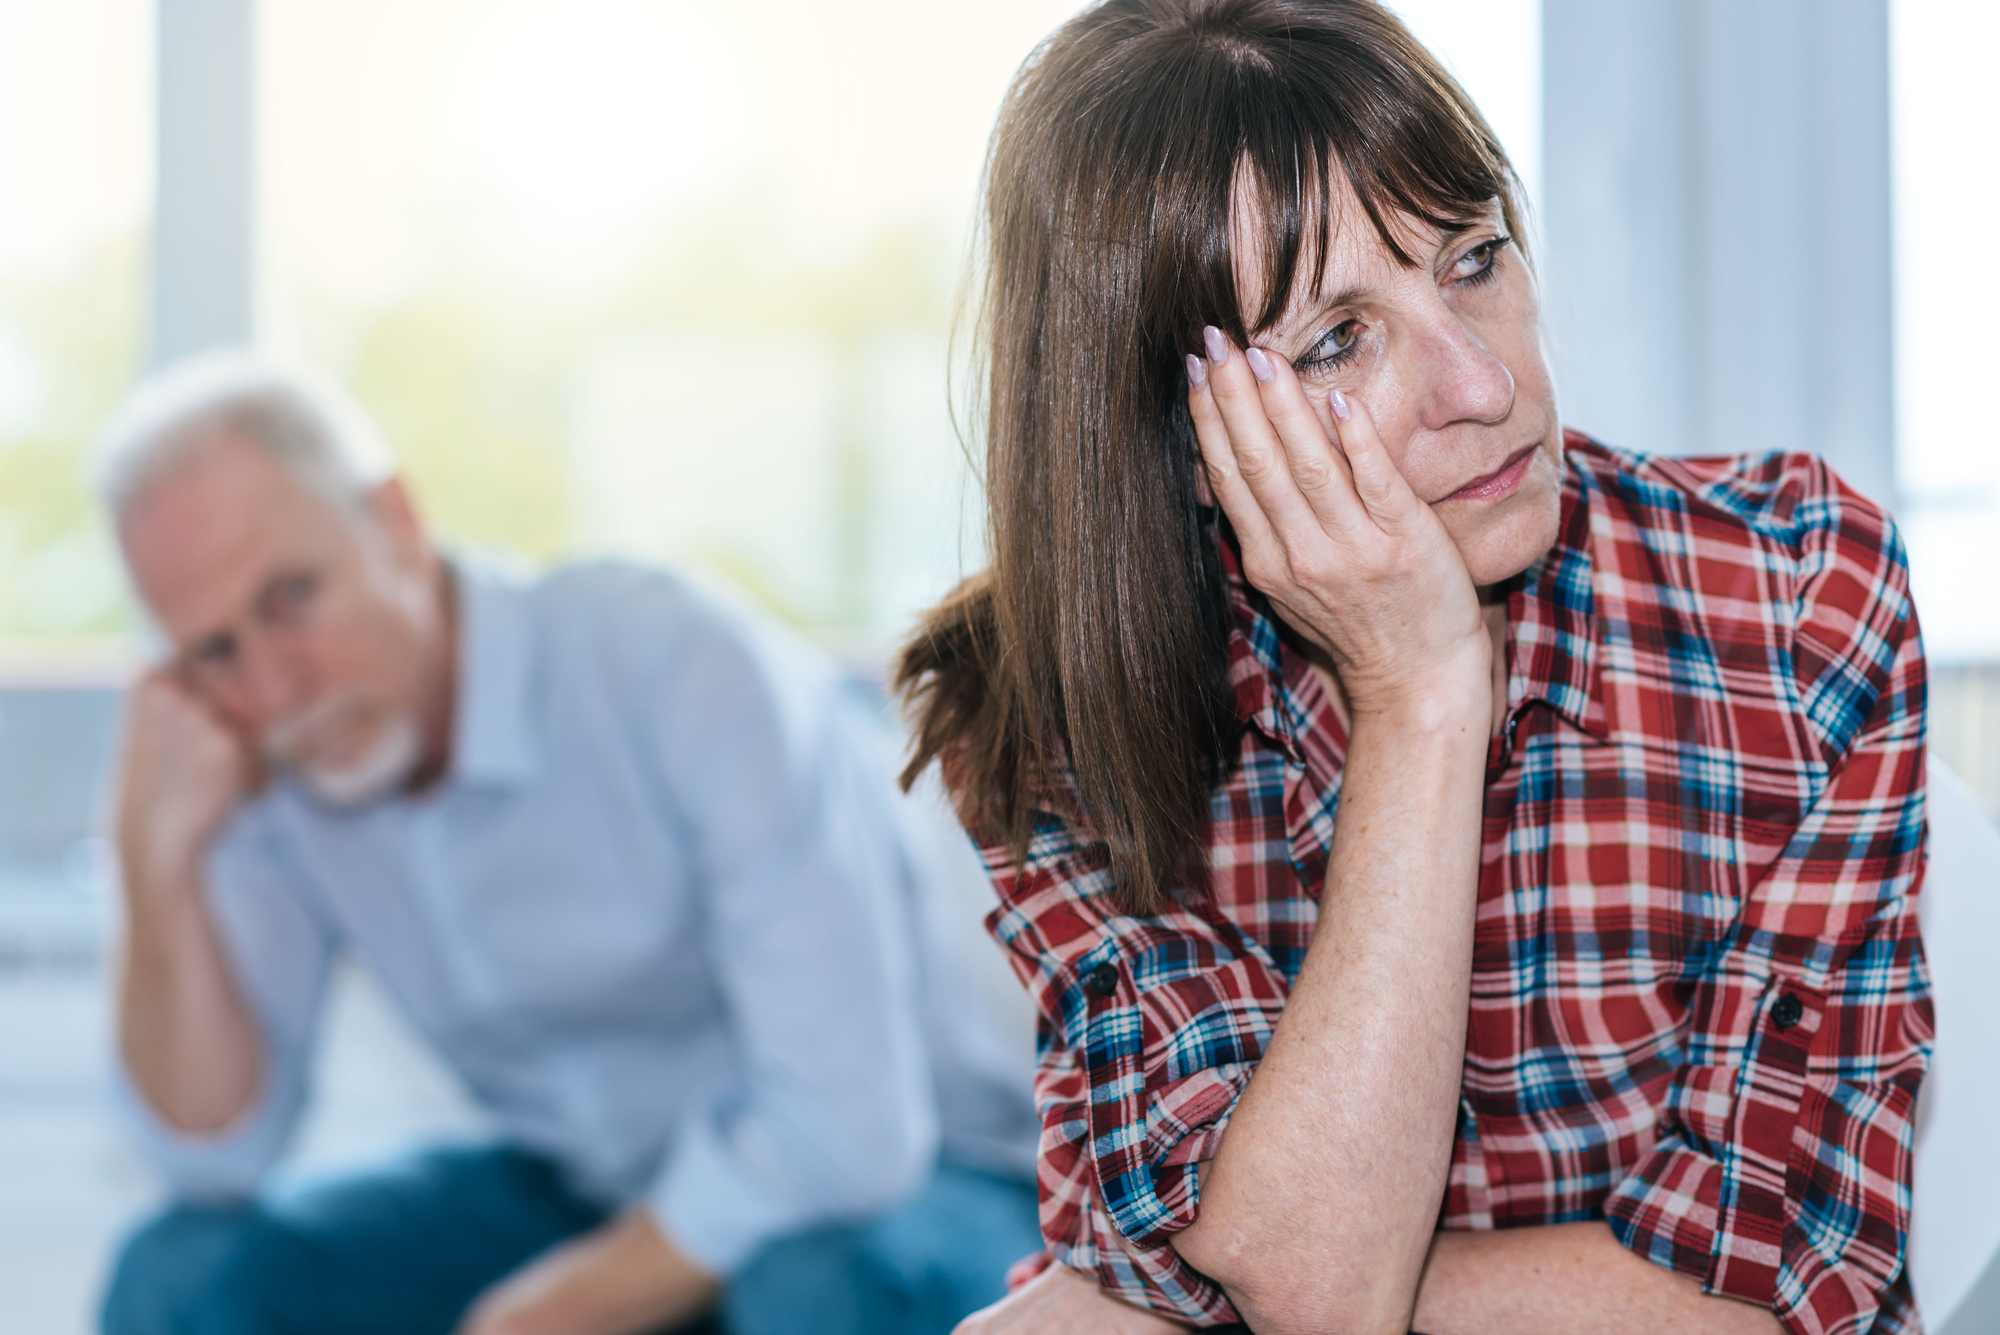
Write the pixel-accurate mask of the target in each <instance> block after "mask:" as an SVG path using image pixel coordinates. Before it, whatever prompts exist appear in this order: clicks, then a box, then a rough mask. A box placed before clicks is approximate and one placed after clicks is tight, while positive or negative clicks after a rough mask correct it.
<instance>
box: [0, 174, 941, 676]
mask: <svg viewBox="0 0 2000 1335" xmlns="http://www.w3.org/2000/svg"><path fill="white" fill-rule="evenodd" d="M770 212H771V210H770V209H769V208H768V207H767V206H765V205H764V204H763V202H761V201H759V200H757V199H754V198H723V199H717V200H714V201H711V202H710V203H709V204H708V205H706V206H705V207H703V208H702V209H700V210H699V211H695V212H690V213H686V214H683V215H681V216H677V217H675V218H673V219H670V220H669V221H668V222H666V223H665V224H663V225H662V226H661V227H660V228H659V229H658V230H657V232H656V233H655V240H654V242H653V244H652V245H651V246H650V247H649V248H648V249H646V250H645V252H644V253H643V254H642V255H640V256H639V257H638V258H637V259H636V261H635V262H633V263H631V264H628V265H624V266H621V267H620V270H619V273H618V275H617V277H616V279H615V281H614V280H610V279H599V280H595V281H590V282H582V283H578V282H569V283H564V282H560V281H556V280H553V279H550V280H544V281H542V282H540V283H537V282H533V281H529V280H527V279H525V278H523V277H522V276H521V275H519V274H512V273H504V272H496V271H495V268H494V266H491V265H482V264H480V263H479V262H478V261H477V260H475V259H465V260H463V261H462V262H460V263H459V264H458V265H456V266H455V267H452V268H448V269H444V270H441V271H438V272H433V273H430V274H427V275H426V276H425V278H424V280H423V281H422V282H420V283H419V284H417V285H416V286H414V287H413V288H412V289H411V290H408V291H406V292H404V293H402V294H401V295H400V296H398V297H397V298H395V299H393V300H391V301H388V302H385V303H379V304H377V305H374V306H358V305H352V304H348V303H344V302H343V301H342V300H341V297H340V294H338V293H310V292H308V293H304V294H300V295H299V297H298V299H297V304H296V309H294V310H292V311H289V312H286V314H287V316H288V317H289V324H290V326H291V327H292V328H293V329H294V330H295V331H296V334H297V338H298V342H299V343H300V345H301V350H302V351H303V353H304V354H305V355H306V356H308V357H310V358H312V359H314V360H316V361H319V362H321V363H322V364H324V365H326V366H327V367H328V368H329V369H331V370H332V371H333V372H334V373H335V374H336V375H338V376H340V377H341V378H342V379H343V380H344V381H345V382H346V383H347V384H348V385H349V386H350V387H351V388H352V389H353V390H354V391H355V393H356V394H357V396H358V397H359V398H360V399H361V401H362V402H363V403H364V404H365V405H366V406H367V407H368V408H369V410H370V411H371V412H373V413H374V414H375V416H376V417H377V419H378V420H379V422H380V423H381V425H382V428H383V430H384V432H385V433H386V434H387V436H388V438H389V440H390V442H391V444H392V445H393V446H394V447H395V449H396V452H397V454H398V456H399V457H400V459H401V460H402V463H403V467H404V470H405V473H406V475H407V476H408V478H409V479H410V482H411V485H412V487H413V489H414V491H415V493H416V496H417V499H418V503H419V505H420V506H421V507H422V508H423V510H424V512H425V514H426V515H427V517H428V518H429V520H430V522H431V523H432V525H433V526H434V527H435V529H436V530H437V531H438V532H439V533H441V534H442V535H444V536H445V537H446V538H447V539H449V540H453V541H457V542H464V543H471V544H475V545H480V546H491V547H500V548H506V549H511V550H514V551H518V552H522V553H525V554H527V555H529V556H533V557H549V556H554V555H556V554H559V553H561V552H562V551H564V550H565V549H566V548H568V547H569V546H571V545H572V543H573V542H574V540H575V537H576V535H575V534H573V533H572V531H571V527H572V506H571V504H570V495H569V487H570V472H569V469H568V467H567V464H566V447H565V433H566V429H567V425H568V415H569V413H570V411H571V408H572V405H571V402H570V397H569V391H570V385H571V382H572V378H573V376H574V374H575V373H576V371H577V369H578V367H579V366H580V364H581V362H582V360H583V358H585V357H586V356H587V355H588V354H589V352H590V350H591V349H593V348H595V347H599V346H602V345H603V344H604V343H606V342H607V341H610V340H614V339H616V338H619V337H621V336H624V335H627V334H635V333H646V332H657V331H660V330H663V329H665V330H677V331H683V332H693V333H696V334H700V333H702V332H704V331H710V332H720V331H728V332H731V333H734V334H738V335H742V334H749V335H751V336H752V337H756V336H758V335H760V334H762V333H770V335H771V337H772V339H773V342H774V346H773V347H772V349H771V364H772V367H773V376H774V379H781V378H782V375H783V369H784V357H785V353H786V348H785V347H784V346H783V345H782V341H783V339H784V338H786V337H791V336H794V335H796V334H798V333H800V332H805V333H810V334H813V335H815V336H817V337H819V338H821V339H823V340H824V341H825V342H827V343H829V344H831V345H832V346H834V347H835V348H837V349H839V350H841V351H842V353H843V354H844V355H847V356H850V357H853V358H857V359H858V358H859V357H860V355H861V350H862V349H863V347H864V345H865V344H866V342H867V340H868V339H869V338H870V337H872V336H874V335H877V334H879V333H881V332H883V331H888V330H912V329H914V330H920V331H926V332H938V333H941V332H943V331H945V329H946V328H947V326H948V324H949V322H950V318H951V302H952V294H953V290H954V283H955V279H956V271H957V267H958V256H957V255H955V254H953V253H952V250H951V247H950V245H949V244H948V243H947V242H946V241H945V239H944V237H943V236H942V234H941V233H939V232H936V231H927V230H919V229H910V230H903V231H886V232H883V233H881V234H879V235H877V236H875V237H873V238H870V239H869V240H868V241H867V242H866V243H865V244H863V245H860V246H858V247H855V248H852V249H849V250H846V251H840V252H833V253H829V254H827V255H825V256H823V257H820V258H817V259H811V260H795V261H792V262H785V263H775V264H774V263H773V262H772V261H771V258H770V257H771V256H772V255H773V254H794V255H795V254H796V253H797V251H796V248H795V247H790V246H777V245H772V244H769V238H760V237H759V236H758V235H757V234H756V231H755V228H754V226H753V227H751V228H750V229H748V230H746V228H745V225H744V220H745V219H746V218H747V219H756V218H758V217H760V216H769V214H770ZM144 260H145V247H144V245H143V244H142V243H141V242H140V241H139V240H138V239H136V238H135V239H132V240H129V241H125V242H121V243H119V244H117V245H112V246H106V247H104V248H101V249H100V250H98V251H97V252H95V253H93V254H90V255H88V256H87V257H85V258H84V259H83V260H82V261H81V262H79V263H77V264H75V265H74V266H72V267H71V268H69V269H68V270H66V271H65V272H63V273H62V274H60V275H58V276H53V277H50V278H48V279H47V280H45V281H42V282H40V283H35V284H25V283H18V282H17V283H13V284H0V334H9V335H11V336H12V338H13V339H14V341H15V342H16V343H17V344H18V345H19V347H20V348H21V349H22V350H24V351H25V352H26V353H27V354H28V355H29V359H30V361H31V363H32V365H33V368H34V372H35V384H34V387H33V388H34V391H35V394H34V398H35V411H34V412H33V413H32V414H31V415H29V418H28V420H27V421H26V423H25V425H23V426H22V427H21V428H20V429H19V430H18V431H16V432H15V433H14V434H11V435H10V434H6V433H5V430H4V428H0V640H11V641H14V642H17V643H18V642H20V641H24V640H25V641H32V642H39V643H45V644H46V643H63V642H83V641H91V640H97V639H101V638H104V637H121V636H126V635H129V634H130V633H131V632H132V630H133V629H134V627H135V626H136V625H137V618H136V616H135V613H134V611H133V609H132V607H131V604H130V601H129V599H128V597H127V595H126V592H125V587H124V581H123V577H122V575H121V574H120V572H119V569H118V565H117V558H116V552H115V549H114V546H113V544H112V541H111V538H110V534H109V533H108V532H107V530H106V525H105V523H104V521H103V518H102V517H101V516H100V515H99V514H98V513H97V511H96V508H95V506H94V504H93V502H92V500H91V498H90V496H89V494H88V489H87V486H86V483H85V479H84V467H85V461H86V457H87V453H88V449H89V444H90V441H91V438H92V436H93V434H94V433H95V431H96V430H97V429H98V427H99V425H100V424H101V423H102V422H103V420H104V418H105V417H106V415H107V414H108V413H110V411H111V410H112V409H113V408H114V407H115V406H116V405H117V402H118V400H119V399H120V398H121V396H122V395H123V394H124V393H125V392H126V390H127V389H128V388H129V387H130V385H131V384H132V381H133V378H134V376H135V375H136V374H137V373H138V372H139V371H140V369H141V366H142V359H143V348H142V345H143V341H144V334H143V329H144V323H145V321H144V312H145V265H144ZM854 436H855V432H853V431H852V430H845V431H844V436H843V440H842V442H841V461H840V467H839V469H838V472H837V476H838V477H839V479H840V481H839V486H840V492H841V494H840V496H839V497H837V498H836V504H837V505H838V507H839V510H840V513H841V516H842V524H843V530H842V540H841V544H840V553H839V557H838V560H839V563H840V565H841V566H842V568H843V576H845V575H846V574H847V573H848V571H849V568H851V569H852V570H853V571H858V570H859V569H860V566H861V563H862V562H863V560H864V551H863V549H864V547H865V543H866V534H865V533H864V532H863V531H862V526H863V525H864V524H865V522H866V521H865V517H864V511H865V505H864V502H865V499H866V495H867V493H868V489H869V487H870V485H871V482H870V477H869V472H868V468H869V465H868V455H867V450H866V449H865V448H864V446H865V442H863V441H860V440H858V439H855V438H854ZM715 564H716V565H717V566H718V567H719V573H722V574H724V575H726V576H728V577H731V578H733V579H735V580H736V581H737V582H739V583H741V584H743V585H744V586H745V588H746V591H747V592H749V593H750V594H751V596H752V597H754V598H757V599H759V600H760V601H762V602H764V603H765V604H766V605H767V606H769V607H770V608H771V610H773V611H775V612H778V613H780V614H781V615H784V616H786V617H788V618H789V619H791V620H793V621H795V622H799V623H802V624H810V625H816V626H820V627H823V628H829V629H835V630H838V629H840V628H842V627H844V626H846V627H852V626H855V625H858V624H859V621H860V618H861V616H862V609H861V607H860V604H859V601H858V598H859V595H858V594H857V595H856V596H855V598H853V599H848V600H845V601H844V602H843V604H842V605H839V606H834V607H797V606H788V605H786V604H785V602H784V600H783V599H782V598H781V597H780V596H779V595H777V594H776V593H775V592H774V591H772V590H770V589H768V588H761V587H759V582H758V579H757V575H756V572H755V571H753V570H750V569H748V568H733V567H732V566H731V565H730V562H729V561H728V560H727V559H726V558H725V559H718V561H717V562H716V563H715ZM843 585H844V586H846V587H857V588H858V585H859V579H858V578H855V579H845V578H843Z"/></svg>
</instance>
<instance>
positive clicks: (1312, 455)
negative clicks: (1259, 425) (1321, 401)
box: [1244, 348, 1366, 530]
mask: <svg viewBox="0 0 2000 1335" xmlns="http://www.w3.org/2000/svg"><path fill="white" fill-rule="evenodd" d="M1244 361H1245V363H1246V364H1247V365H1248V366H1249V367H1250V370H1251V374H1252V375H1254V376H1255V377H1256V378H1257V382H1258V391H1259V396H1260V398H1261V399H1262V401H1263V410H1264V414H1265V416H1266V417H1267V418H1268V419H1269V420H1270V423H1271V426H1272V428H1273V429H1274V430H1275V431H1276V432H1277V436H1278V440H1279V442H1280V443H1281V444H1282V445H1283V447H1284V453H1285V463H1286V465H1287V467H1288V469H1289V470H1290V472H1291V477H1292V482H1293V484H1294V485H1295V486H1297V487H1298V489H1299V494H1300V495H1301V496H1303V497H1304V498H1305V500H1306V503H1307V504H1308V505H1309V506H1311V507H1312V510H1313V513H1314V514H1315V515H1316V516H1317V517H1318V518H1319V520H1320V522H1321V523H1322V524H1325V525H1327V526H1329V527H1332V528H1334V529H1336V530H1339V529H1341V528H1342V527H1343V526H1346V525H1351V524H1354V523H1356V522H1358V521H1360V520H1362V519H1364V518H1366V511H1364V510H1363V508H1362V507H1361V505H1360V503H1359V498H1358V497H1357V496H1356V495H1355V491H1354V478H1353V476H1352V474H1351V473H1350V472H1349V470H1348V466H1347V460H1346V459H1344V458H1342V457H1341V453H1340V449H1339V447H1338V446H1337V445H1336V444H1335V443H1334V435H1333V432H1332V430H1331V421H1330V418H1329V417H1328V415H1327V410H1326V407H1325V405H1316V404H1315V403H1314V402H1313V400H1312V398H1311V397H1309V396H1308V395H1307V393H1306V389H1305V386H1304V385H1302V384H1300V383H1299V378H1298V376H1297V375H1296V374H1295V373H1294V372H1293V371H1292V368H1291V367H1290V366H1289V365H1288V364H1286V362H1285V361H1284V360H1283V359H1282V358H1279V357H1273V356H1271V355H1270V354H1269V353H1267V352H1265V351H1264V350H1263V349H1262V348H1250V349H1248V350H1247V351H1246V352H1245V353H1244Z"/></svg>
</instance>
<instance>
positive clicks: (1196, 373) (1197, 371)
mask: <svg viewBox="0 0 2000 1335" xmlns="http://www.w3.org/2000/svg"><path fill="white" fill-rule="evenodd" d="M1187 367H1188V383H1190V384H1192V385H1193V386H1194V387H1195V388H1196V389H1200V388H1201V387H1202V386H1203V385H1206V384H1207V383H1208V368H1207V367H1206V366H1203V365H1202V364H1201V358H1199V357H1197V356H1195V355H1194V354H1193V353H1192V352H1190V353H1189V354H1188V359H1187Z"/></svg>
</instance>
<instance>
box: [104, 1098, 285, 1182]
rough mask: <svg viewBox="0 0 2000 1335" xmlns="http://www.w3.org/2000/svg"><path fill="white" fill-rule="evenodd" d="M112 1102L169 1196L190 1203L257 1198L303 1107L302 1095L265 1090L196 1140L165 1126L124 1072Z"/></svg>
mask: <svg viewBox="0 0 2000 1335" xmlns="http://www.w3.org/2000/svg"><path fill="white" fill-rule="evenodd" d="M111 1098H112V1103H113V1105H114V1107H115V1108H116V1110H117V1112H118V1115H119V1117H120V1119H121V1120H122V1121H123V1122H124V1123H125V1124H126V1125H127V1126H128V1127H129V1128H130V1129H131V1132H132V1135H133V1138H134V1139H135V1140H136V1141H137V1142H138V1146H139V1153H140V1155H141V1157H143V1158H144V1159H145V1160H146V1162H147V1163H149V1164H151V1165H152V1167H153V1170H154V1171H155V1172H157V1173H158V1174H159V1175H160V1176H161V1177H162V1178H164V1179H165V1180H166V1184H167V1190H168V1191H169V1192H170V1193H172V1194H173V1195H174V1196H176V1197H179V1198H182V1199H188V1200H240V1199H242V1198H244V1197H247V1196H249V1195H251V1194H252V1193H254V1192H255V1191H256V1190H257V1186H258V1184H259V1183H260V1182H262V1181H263V1178H264V1174H265V1172H266V1171H268V1170H269V1168H270V1167H271V1165H272V1164H274V1163H276V1162H277V1160H278V1156H279V1155H280V1154H282V1153H283V1152H284V1148H285V1142H286V1140H287V1139H288V1138H289V1134H290V1132H291V1128H292V1124H293V1122H294V1121H295V1120H296V1114H297V1111H298V1108H299V1106H300V1104H301V1103H302V1101H303V1095H302V1092H300V1091H296V1090H294V1091H286V1090H276V1091H273V1090H263V1089H260V1090H259V1091H258V1093H257V1096H256V1098H255V1099H254V1100H253V1101H252V1103H251V1105H250V1107H249V1108H247V1109H245V1110H244V1111H243V1113H242V1114H241V1115H240V1116H238V1117H237V1119H236V1120H235V1121H233V1122H231V1123H230V1124H229V1125H228V1126H226V1127H223V1128H222V1129H221V1130H220V1131H215V1132H210V1133H206V1134H200V1135H195V1134H190V1133H188V1132H185V1131H181V1130H179V1129H177V1128H175V1127H173V1126H171V1125H169V1124H168V1123H167V1122H166V1121H164V1120H163V1119H162V1118H161V1117H160V1115H159V1114H158V1113H157V1112H155V1111H154V1110H153V1106H152V1104H150V1103H148V1102H147V1101H146V1097H145V1095H144V1094H141V1093H140V1092H139V1090H138V1087H137V1086H135V1085H134V1084H133V1083H132V1079H131V1076H130V1075H129V1074H128V1073H127V1072H126V1071H125V1070H124V1068H123V1067H122V1066H120V1067H114V1068H113V1073H112V1085H111Z"/></svg>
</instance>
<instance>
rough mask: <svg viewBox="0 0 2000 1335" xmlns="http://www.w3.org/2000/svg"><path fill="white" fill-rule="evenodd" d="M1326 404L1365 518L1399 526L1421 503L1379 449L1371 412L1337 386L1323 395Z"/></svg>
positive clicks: (1381, 525)
mask: <svg viewBox="0 0 2000 1335" xmlns="http://www.w3.org/2000/svg"><path fill="white" fill-rule="evenodd" d="M1327 406H1328V407H1329V408H1330V409H1331V410H1332V413H1333V429H1334V432H1335V434H1336V436H1337V437H1338V438H1339V441H1340V448H1341V451H1342V453H1343V454H1345V455H1346V456H1347V467H1348V472H1349V475H1350V476H1351V477H1352V478H1353V481H1354V490H1355V493H1356V494H1357V495H1359V496H1360V498H1361V503H1362V504H1363V505H1364V506H1366V507H1367V508H1368V514H1369V517H1370V518H1372V519H1373V520H1374V521H1375V523H1376V524H1377V525H1378V526H1380V527H1382V528H1384V529H1389V530H1392V531H1393V530H1395V529H1397V528H1399V527H1400V526H1401V525H1402V524H1403V522H1404V521H1405V520H1407V519H1408V517H1409V516H1410V514H1411V513H1412V507H1414V506H1417V505H1419V504H1421V502H1419V501H1418V500H1417V496H1416V493H1415V492H1413V491H1411V490H1410V484H1409V482H1408V481H1407V480H1405V479H1404V477H1403V474H1402V472H1401V470H1399V469H1398V468H1397V467H1396V465H1395V463H1394V462H1393V461H1392V460H1391V459H1390V458H1389V452H1388V451H1387V450H1385V449H1383V448H1382V437H1381V436H1380V435H1378V434H1377V433H1376V430H1375V417H1374V414H1372V413H1370V412H1369V411H1368V406H1367V405H1366V404H1364V403H1362V402H1361V401H1360V400H1358V399H1350V398H1348V397H1347V396H1346V395H1344V394H1342V393H1341V392H1340V391H1339V390H1337V389H1336V390H1334V391H1333V392H1332V393H1330V394H1328V395H1327Z"/></svg>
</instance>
